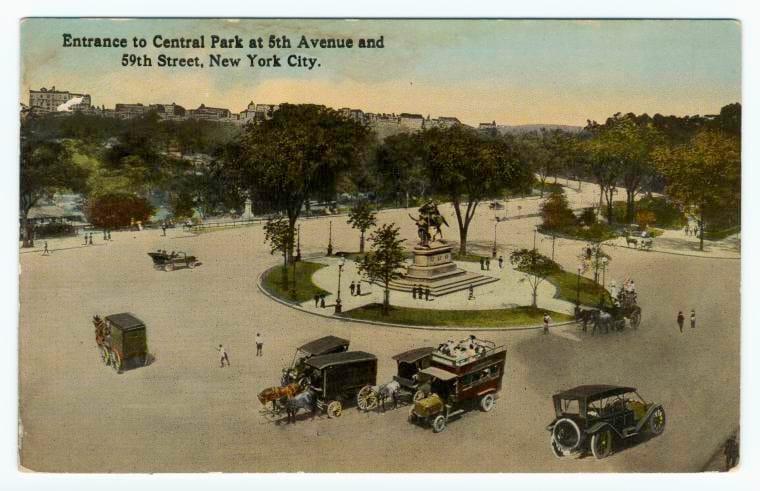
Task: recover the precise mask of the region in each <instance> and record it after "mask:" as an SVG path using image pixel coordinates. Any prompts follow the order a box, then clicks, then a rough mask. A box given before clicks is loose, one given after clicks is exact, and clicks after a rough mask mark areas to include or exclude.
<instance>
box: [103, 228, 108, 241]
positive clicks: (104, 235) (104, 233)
mask: <svg viewBox="0 0 760 491" xmlns="http://www.w3.org/2000/svg"><path fill="white" fill-rule="evenodd" d="M107 239H108V236H107V235H106V229H103V240H107Z"/></svg>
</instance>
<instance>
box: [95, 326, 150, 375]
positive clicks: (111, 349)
mask: <svg viewBox="0 0 760 491" xmlns="http://www.w3.org/2000/svg"><path fill="white" fill-rule="evenodd" d="M92 323H93V325H94V326H95V342H96V343H97V345H98V349H99V350H100V357H101V359H102V360H103V363H105V364H106V365H110V366H111V367H112V368H113V369H114V370H115V371H116V373H119V372H121V370H122V368H130V367H135V366H144V365H145V364H146V363H147V361H148V340H147V336H146V330H145V323H143V321H141V320H140V319H138V318H137V317H135V316H134V315H132V314H129V313H122V314H114V315H109V316H106V318H105V319H102V318H101V317H100V316H98V315H96V316H95V317H93V319H92Z"/></svg>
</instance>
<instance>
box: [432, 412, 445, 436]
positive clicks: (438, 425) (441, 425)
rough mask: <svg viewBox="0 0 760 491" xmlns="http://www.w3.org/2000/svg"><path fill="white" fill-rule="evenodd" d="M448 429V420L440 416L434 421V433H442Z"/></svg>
mask: <svg viewBox="0 0 760 491" xmlns="http://www.w3.org/2000/svg"><path fill="white" fill-rule="evenodd" d="M445 429H446V418H445V417H444V416H442V415H438V416H436V417H435V419H434V420H433V433H440V432H442V431H443V430H445Z"/></svg>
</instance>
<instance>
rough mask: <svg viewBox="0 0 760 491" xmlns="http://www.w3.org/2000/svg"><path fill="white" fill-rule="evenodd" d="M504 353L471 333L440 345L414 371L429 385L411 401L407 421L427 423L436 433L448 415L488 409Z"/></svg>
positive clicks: (496, 389)
mask: <svg viewBox="0 0 760 491" xmlns="http://www.w3.org/2000/svg"><path fill="white" fill-rule="evenodd" d="M506 357H507V352H506V349H505V348H504V347H503V346H496V344H495V343H493V342H491V341H486V340H482V339H477V338H476V337H475V336H470V337H469V338H468V339H465V340H463V341H460V342H459V343H457V344H454V343H451V342H450V343H447V344H444V345H441V346H440V347H439V348H438V349H437V350H435V351H433V353H432V356H431V364H430V366H429V367H427V368H425V369H422V370H420V372H419V374H418V375H419V376H420V377H422V378H423V380H425V381H426V382H427V383H429V384H430V389H429V392H428V394H427V395H426V396H425V397H423V398H421V399H419V400H417V401H415V403H414V406H413V407H412V409H411V411H410V412H409V422H410V423H420V422H422V423H426V424H429V425H430V426H432V427H433V431H434V432H435V433H440V432H441V431H443V430H444V429H445V428H446V424H447V423H448V422H449V421H450V420H451V419H452V418H454V417H456V416H459V415H461V414H462V413H464V412H465V411H467V410H469V409H472V408H473V407H475V406H478V407H480V409H481V410H482V411H484V412H489V411H490V410H491V409H493V407H494V403H495V400H496V395H497V393H498V392H499V391H500V390H501V384H502V378H503V377H504V368H505V365H506Z"/></svg>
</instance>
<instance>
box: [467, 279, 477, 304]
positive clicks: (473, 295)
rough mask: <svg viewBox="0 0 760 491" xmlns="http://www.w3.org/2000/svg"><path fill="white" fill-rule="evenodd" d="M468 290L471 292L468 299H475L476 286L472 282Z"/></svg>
mask: <svg viewBox="0 0 760 491" xmlns="http://www.w3.org/2000/svg"><path fill="white" fill-rule="evenodd" d="M467 291H468V293H469V295H468V296H467V300H475V288H474V287H473V286H472V283H470V286H469V287H467Z"/></svg>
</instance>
